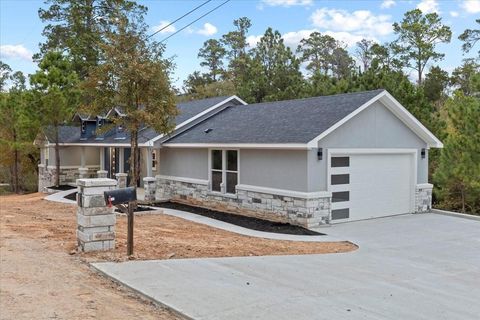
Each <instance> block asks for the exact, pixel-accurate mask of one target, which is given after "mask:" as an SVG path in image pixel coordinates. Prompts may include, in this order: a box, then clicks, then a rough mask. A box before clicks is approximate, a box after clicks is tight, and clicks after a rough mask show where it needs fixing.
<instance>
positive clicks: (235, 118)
mask: <svg viewBox="0 0 480 320" xmlns="http://www.w3.org/2000/svg"><path fill="white" fill-rule="evenodd" d="M380 99H382V102H383V103H384V104H385V105H386V106H387V107H388V108H389V109H390V110H391V111H392V112H393V113H395V115H397V117H399V118H400V120H402V121H403V122H404V123H405V124H406V125H407V126H409V127H410V128H411V129H412V130H413V131H414V132H415V133H417V134H418V135H419V136H420V137H421V138H422V139H423V140H425V141H426V142H427V143H428V144H429V146H433V147H442V143H441V142H440V141H439V140H438V139H437V138H436V137H435V136H434V135H433V134H432V133H431V132H430V131H428V129H426V128H425V127H424V126H423V125H422V124H421V123H420V122H419V121H418V120H417V119H415V118H414V117H413V116H412V115H411V114H410V113H409V112H408V111H407V110H406V109H405V108H404V107H402V106H401V105H400V104H399V103H398V101H396V100H395V99H394V98H393V97H392V96H391V95H390V94H389V93H388V92H387V91H385V90H383V89H381V90H373V91H365V92H356V93H347V94H337V95H331V96H321V97H314V98H306V99H296V100H287V101H277V102H265V103H257V104H250V105H247V106H243V107H236V106H232V107H229V108H226V109H225V110H223V111H222V112H219V113H218V114H216V115H215V116H213V117H210V118H208V119H206V120H204V121H202V122H201V123H199V124H197V125H196V126H194V127H193V128H191V129H189V130H187V131H185V132H183V133H181V134H179V135H176V136H175V137H172V138H171V139H168V140H167V141H166V142H165V146H178V147H182V146H188V145H190V146H195V145H197V146H201V145H204V146H206V145H222V144H225V145H226V146H228V145H230V146H233V145H238V146H244V147H248V146H255V147H260V148H261V147H269V146H272V147H277V146H278V147H282V145H283V146H287V145H288V146H290V147H292V148H300V147H301V148H304V147H308V148H312V147H317V143H318V141H319V140H320V139H321V138H323V137H324V136H325V135H326V134H328V133H330V132H331V131H333V130H334V129H336V128H337V127H338V126H340V125H341V124H343V123H344V122H346V121H348V119H350V118H351V117H353V116H355V115H356V114H358V113H359V112H360V111H362V110H364V109H365V108H367V107H369V106H370V105H372V104H373V103H374V102H375V101H377V100H380Z"/></svg>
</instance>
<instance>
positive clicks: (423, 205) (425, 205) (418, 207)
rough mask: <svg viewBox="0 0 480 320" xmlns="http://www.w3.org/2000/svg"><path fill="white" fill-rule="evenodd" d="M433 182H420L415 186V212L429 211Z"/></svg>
mask: <svg viewBox="0 0 480 320" xmlns="http://www.w3.org/2000/svg"><path fill="white" fill-rule="evenodd" d="M432 189H433V184H430V183H422V184H417V185H416V187H415V213H423V212H430V210H431V209H432Z"/></svg>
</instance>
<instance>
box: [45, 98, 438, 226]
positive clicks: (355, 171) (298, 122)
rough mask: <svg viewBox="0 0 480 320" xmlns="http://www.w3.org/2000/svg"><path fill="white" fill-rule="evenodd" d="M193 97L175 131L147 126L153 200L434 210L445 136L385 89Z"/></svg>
mask: <svg viewBox="0 0 480 320" xmlns="http://www.w3.org/2000/svg"><path fill="white" fill-rule="evenodd" d="M191 103H194V104H196V105H202V107H201V108H200V107H199V108H198V110H200V109H201V110H203V111H197V112H194V113H195V115H192V114H194V113H192V114H190V115H189V116H187V117H189V119H190V120H191V121H190V122H188V123H187V124H183V125H182V123H185V121H189V120H185V119H183V120H178V121H177V129H176V130H175V131H174V132H173V133H172V134H171V135H169V136H159V135H155V133H154V132H149V133H148V134H145V136H146V138H145V141H143V142H142V146H143V147H144V148H145V151H144V152H143V153H142V155H144V158H145V159H147V161H146V162H145V166H146V168H145V169H144V170H143V171H144V175H145V176H146V177H155V181H156V182H155V187H156V195H155V197H156V199H157V200H166V199H176V200H177V201H183V202H186V203H190V204H194V205H200V206H205V207H210V208H215V209H221V210H226V211H230V212H235V213H239V214H243V215H249V216H256V217H261V218H267V219H270V220H277V221H284V222H290V223H293V224H298V225H303V226H315V225H318V224H323V223H336V222H344V221H353V220H361V219H369V218H375V217H382V216H390V215H396V214H404V213H415V212H425V211H428V210H430V207H431V192H432V185H431V184H429V183H428V150H429V149H430V148H441V147H442V146H443V145H442V143H441V142H440V141H439V140H438V139H437V138H436V137H435V136H434V135H433V134H432V133H431V132H430V131H429V130H428V129H426V128H425V127H424V126H423V125H422V124H421V123H420V122H419V121H418V120H417V119H416V118H415V117H413V116H412V115H411V114H410V113H409V112H408V111H407V110H406V109H405V108H404V107H403V106H402V105H400V103H399V102H398V101H397V100H395V98H393V97H392V96H391V95H390V94H389V93H388V92H387V91H385V90H375V91H367V92H359V93H350V94H340V95H333V96H323V97H315V98H307V99H299V100H290V101H278V102H268V103H259V104H251V105H247V104H245V103H244V102H243V101H241V99H239V98H237V97H235V96H233V97H229V98H226V97H222V98H217V100H215V99H213V100H211V101H208V99H207V100H199V101H196V102H191ZM214 106H215V107H214ZM179 108H180V110H181V111H182V108H183V110H186V109H187V108H188V106H186V105H184V106H182V105H179ZM207 110H208V111H207ZM180 117H181V116H180ZM192 119H193V120H192ZM146 130H148V129H146ZM77 131H78V130H77ZM105 140H106V138H105ZM105 140H104V141H105ZM110 141H111V140H110ZM113 142H115V143H116V144H112V145H111V146H110V145H108V147H107V146H106V145H105V146H102V145H101V144H100V145H98V144H92V146H91V147H95V148H97V149H92V150H91V151H89V152H90V153H92V154H94V155H95V156H93V155H92V156H91V157H92V160H88V159H90V158H89V157H88V156H85V157H86V159H87V160H83V164H82V165H87V166H88V165H94V163H93V158H96V159H100V163H99V164H97V163H95V164H96V165H97V166H98V167H99V168H105V167H106V161H102V160H101V159H104V158H105V154H106V152H107V151H106V150H107V149H108V148H117V147H118V148H127V147H128V144H126V143H127V141H124V142H123V144H121V145H120V144H119V143H118V141H113ZM74 144H75V145H76V147H77V148H78V147H79V146H81V147H82V148H87V147H89V145H85V144H83V145H81V144H79V142H78V139H77V140H75V142H74ZM44 145H46V146H48V145H49V144H48V143H47V144H44ZM72 146H73V145H72ZM99 148H100V151H99ZM102 149H103V151H101V150H102ZM95 150H96V151H95ZM109 152H110V157H111V151H109ZM152 154H155V155H154V158H155V159H154V161H152ZM121 159H125V155H123V158H121ZM97 162H98V161H97ZM109 168H110V172H112V173H114V171H116V169H115V170H112V168H111V166H110V167H109ZM154 168H155V170H153V169H154ZM122 169H123V170H124V167H123V168H119V169H118V170H119V171H122ZM119 171H117V172H119Z"/></svg>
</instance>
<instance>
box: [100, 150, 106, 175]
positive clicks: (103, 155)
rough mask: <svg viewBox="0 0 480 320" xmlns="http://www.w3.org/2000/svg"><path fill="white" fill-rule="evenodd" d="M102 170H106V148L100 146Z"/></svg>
mask: <svg viewBox="0 0 480 320" xmlns="http://www.w3.org/2000/svg"><path fill="white" fill-rule="evenodd" d="M100 170H105V148H104V147H100Z"/></svg>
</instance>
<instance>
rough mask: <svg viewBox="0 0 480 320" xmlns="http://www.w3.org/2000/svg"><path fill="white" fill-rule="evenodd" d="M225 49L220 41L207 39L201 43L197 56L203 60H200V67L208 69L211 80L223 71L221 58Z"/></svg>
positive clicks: (219, 75)
mask: <svg viewBox="0 0 480 320" xmlns="http://www.w3.org/2000/svg"><path fill="white" fill-rule="evenodd" d="M226 53H227V51H226V50H225V48H224V47H223V46H222V45H221V43H220V41H218V40H215V39H209V40H207V41H205V42H204V43H203V47H202V48H201V49H200V51H199V52H198V57H199V58H202V59H203V60H202V61H201V62H200V65H201V66H202V67H207V68H208V70H209V71H210V72H209V74H208V76H209V77H210V78H211V79H212V81H217V80H218V79H219V78H220V77H221V76H222V75H223V74H224V73H225V70H224V69H223V58H224V57H225V54H226Z"/></svg>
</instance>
